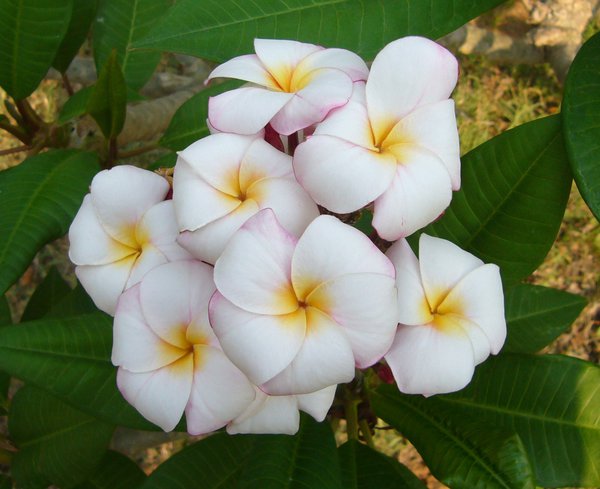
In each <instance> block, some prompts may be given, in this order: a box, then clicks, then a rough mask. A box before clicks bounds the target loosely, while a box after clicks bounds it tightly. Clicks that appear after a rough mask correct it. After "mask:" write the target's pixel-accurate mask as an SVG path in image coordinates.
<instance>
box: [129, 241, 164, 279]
mask: <svg viewBox="0 0 600 489" xmlns="http://www.w3.org/2000/svg"><path fill="white" fill-rule="evenodd" d="M167 261H168V260H167V257H166V256H165V255H163V254H162V252H161V251H160V250H159V249H158V248H156V247H155V246H153V245H146V246H144V249H143V250H142V252H141V253H140V254H139V255H138V258H137V260H136V261H135V264H134V265H133V267H132V268H131V273H130V274H129V278H128V279H127V284H126V285H125V288H129V287H131V286H132V285H135V284H137V283H139V282H140V280H142V279H143V278H144V276H145V275H146V274H147V273H148V272H149V271H150V270H152V269H154V268H156V267H158V266H160V265H163V264H165V263H167Z"/></svg>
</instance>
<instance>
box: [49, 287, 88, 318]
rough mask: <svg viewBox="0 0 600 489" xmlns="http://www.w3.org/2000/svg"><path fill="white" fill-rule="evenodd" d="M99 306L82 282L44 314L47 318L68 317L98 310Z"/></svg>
mask: <svg viewBox="0 0 600 489" xmlns="http://www.w3.org/2000/svg"><path fill="white" fill-rule="evenodd" d="M97 311H98V308H97V307H96V305H95V304H94V302H93V301H92V299H91V298H90V296H89V295H88V293H87V292H86V291H85V290H84V288H83V287H82V286H81V284H77V286H76V287H75V288H74V289H73V290H71V291H70V292H69V293H68V294H66V295H65V296H64V297H63V298H62V299H61V300H60V301H59V302H57V303H56V304H54V305H53V306H52V307H51V308H50V310H49V311H48V312H47V313H46V314H45V315H44V317H45V318H47V319H49V318H66V317H70V316H81V315H83V314H90V313H92V312H97Z"/></svg>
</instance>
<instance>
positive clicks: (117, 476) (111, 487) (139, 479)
mask: <svg viewBox="0 0 600 489" xmlns="http://www.w3.org/2000/svg"><path fill="white" fill-rule="evenodd" d="M145 480H146V474H144V472H143V471H142V469H140V468H139V467H138V466H137V464H136V463H135V462H133V461H132V460H131V459H129V458H128V457H126V456H125V455H122V454H120V453H119V452H113V451H112V450H108V451H107V452H106V453H105V454H104V457H103V458H102V460H100V463H99V464H98V467H97V468H96V471H95V472H94V474H93V475H92V476H91V477H90V478H89V479H88V480H86V481H85V482H83V483H81V484H79V485H78V486H77V488H76V489H134V488H136V487H139V486H140V485H141V484H143V482H144V481H145ZM165 487H167V486H165ZM168 487H170V486H168Z"/></svg>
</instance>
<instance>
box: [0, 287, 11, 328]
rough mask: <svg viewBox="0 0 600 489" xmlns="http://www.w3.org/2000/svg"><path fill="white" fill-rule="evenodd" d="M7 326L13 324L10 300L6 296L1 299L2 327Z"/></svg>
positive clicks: (0, 314)
mask: <svg viewBox="0 0 600 489" xmlns="http://www.w3.org/2000/svg"><path fill="white" fill-rule="evenodd" d="M6 324H12V315H11V313H10V306H9V305H8V299H7V298H6V296H5V295H3V296H2V297H0V326H4V325H6Z"/></svg>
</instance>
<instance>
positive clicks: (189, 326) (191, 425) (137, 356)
mask: <svg viewBox="0 0 600 489" xmlns="http://www.w3.org/2000/svg"><path fill="white" fill-rule="evenodd" d="M214 291H215V286H214V282H213V279H212V267H211V266H210V265H207V264H205V263H201V262H194V261H179V262H173V263H167V264H165V265H162V266H160V267H157V268H155V269H153V270H152V271H150V272H148V274H146V276H145V277H144V278H143V280H142V281H141V282H140V283H139V284H137V285H135V286H133V287H131V288H130V289H128V290H126V291H125V292H124V293H123V295H122V296H121V298H120V299H119V304H118V306H117V311H116V314H115V321H114V339H113V351H112V362H113V364H114V365H117V366H119V370H118V373H117V384H118V387H119V389H120V391H121V393H122V394H123V396H124V397H125V399H127V401H128V402H129V403H131V404H132V405H133V406H134V407H135V408H136V409H137V410H138V411H139V412H140V413H141V414H142V415H143V416H144V417H145V418H146V419H148V420H150V421H152V422H153V423H155V424H157V425H158V426H160V427H161V428H162V429H163V430H165V431H171V430H172V429H173V428H175V426H176V425H177V423H178V422H179V420H180V418H181V416H182V414H183V412H184V411H185V416H186V421H187V429H188V431H189V432H190V433H191V434H201V433H208V432H210V431H214V430H216V429H219V428H222V427H223V426H225V425H226V424H227V423H229V422H230V421H231V420H233V419H235V418H237V417H238V416H240V415H241V414H242V413H243V412H244V411H246V410H247V408H248V407H249V405H250V403H251V402H252V401H253V400H254V397H255V391H254V387H253V386H252V385H251V384H250V382H249V381H248V379H247V378H246V376H245V375H244V374H243V373H242V372H240V371H239V369H238V368H237V367H235V366H234V365H233V364H232V363H231V362H230V361H229V360H228V359H227V357H226V356H225V354H224V353H223V351H222V350H221V348H220V346H219V342H218V340H217V338H216V337H215V335H214V333H213V332H212V329H211V327H210V324H209V322H208V301H209V299H210V297H211V295H212V294H213V292H214Z"/></svg>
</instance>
